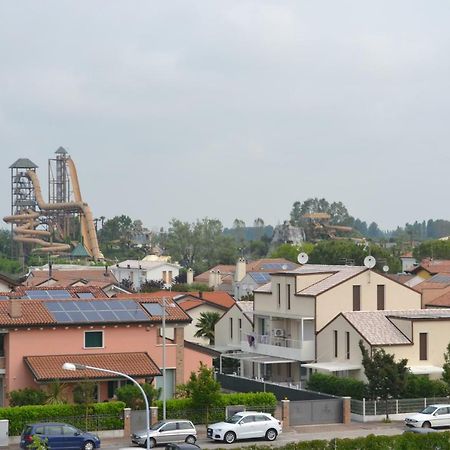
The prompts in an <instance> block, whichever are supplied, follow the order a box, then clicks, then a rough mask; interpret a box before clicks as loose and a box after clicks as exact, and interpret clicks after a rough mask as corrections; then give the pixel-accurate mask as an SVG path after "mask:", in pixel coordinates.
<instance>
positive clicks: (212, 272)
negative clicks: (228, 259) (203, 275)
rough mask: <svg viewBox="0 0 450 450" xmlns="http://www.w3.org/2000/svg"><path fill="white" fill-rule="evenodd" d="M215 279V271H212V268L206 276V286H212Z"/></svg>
mask: <svg viewBox="0 0 450 450" xmlns="http://www.w3.org/2000/svg"><path fill="white" fill-rule="evenodd" d="M215 281H216V272H214V270H211V272H209V276H208V286H209V287H214V284H215Z"/></svg>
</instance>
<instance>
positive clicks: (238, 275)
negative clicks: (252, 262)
mask: <svg viewBox="0 0 450 450" xmlns="http://www.w3.org/2000/svg"><path fill="white" fill-rule="evenodd" d="M246 272H247V263H246V262H245V258H242V257H241V258H239V259H238V261H237V263H236V271H235V272H234V281H236V282H239V281H241V280H242V279H243V278H244V277H245V275H246Z"/></svg>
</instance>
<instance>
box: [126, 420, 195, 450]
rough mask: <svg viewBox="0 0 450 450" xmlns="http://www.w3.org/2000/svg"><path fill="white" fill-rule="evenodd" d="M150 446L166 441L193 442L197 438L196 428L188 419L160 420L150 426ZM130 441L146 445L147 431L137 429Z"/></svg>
mask: <svg viewBox="0 0 450 450" xmlns="http://www.w3.org/2000/svg"><path fill="white" fill-rule="evenodd" d="M149 437H150V447H154V446H155V445H158V444H167V443H168V442H187V443H188V444H195V442H196V440H197V430H196V429H195V427H194V424H193V423H192V422H191V421H190V420H181V419H174V420H162V421H161V422H157V423H155V424H154V425H152V426H151V427H150V430H149ZM131 442H133V444H137V445H140V446H142V447H146V446H147V432H146V431H145V430H144V431H138V432H136V433H133V434H132V435H131Z"/></svg>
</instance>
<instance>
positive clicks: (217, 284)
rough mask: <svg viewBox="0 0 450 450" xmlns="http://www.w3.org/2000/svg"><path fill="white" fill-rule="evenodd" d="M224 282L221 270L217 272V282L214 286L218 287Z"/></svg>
mask: <svg viewBox="0 0 450 450" xmlns="http://www.w3.org/2000/svg"><path fill="white" fill-rule="evenodd" d="M221 284H222V275H221V274H220V270H218V271H217V272H216V284H215V285H214V287H218V286H220V285H221Z"/></svg>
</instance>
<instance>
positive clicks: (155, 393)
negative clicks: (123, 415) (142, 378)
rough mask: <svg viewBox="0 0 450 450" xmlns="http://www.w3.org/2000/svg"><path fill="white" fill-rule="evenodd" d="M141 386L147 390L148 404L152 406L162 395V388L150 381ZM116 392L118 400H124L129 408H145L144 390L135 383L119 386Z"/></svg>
mask: <svg viewBox="0 0 450 450" xmlns="http://www.w3.org/2000/svg"><path fill="white" fill-rule="evenodd" d="M141 387H142V389H143V390H144V392H145V395H146V397H147V400H148V404H149V405H150V406H152V405H153V404H154V403H155V402H156V400H157V399H158V397H159V396H160V393H161V388H156V387H155V386H154V385H153V384H150V383H144V384H141ZM114 394H115V395H116V397H117V400H119V401H121V402H124V403H125V404H126V406H127V407H128V408H131V409H134V410H137V409H144V408H145V405H144V403H145V402H144V398H143V397H142V392H141V391H140V390H139V388H138V387H137V386H136V385H135V384H126V385H124V386H122V387H120V388H117V389H116V392H115V393H114Z"/></svg>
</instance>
